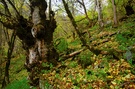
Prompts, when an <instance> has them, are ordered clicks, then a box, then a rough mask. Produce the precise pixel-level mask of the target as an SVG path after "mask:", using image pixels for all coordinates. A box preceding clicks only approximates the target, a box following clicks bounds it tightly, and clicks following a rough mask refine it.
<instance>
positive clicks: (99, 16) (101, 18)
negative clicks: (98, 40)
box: [95, 0, 104, 29]
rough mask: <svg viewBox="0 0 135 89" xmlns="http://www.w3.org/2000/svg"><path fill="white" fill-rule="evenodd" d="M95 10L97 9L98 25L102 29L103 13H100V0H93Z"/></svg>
mask: <svg viewBox="0 0 135 89" xmlns="http://www.w3.org/2000/svg"><path fill="white" fill-rule="evenodd" d="M95 2H96V6H97V10H98V22H99V27H100V28H101V29H102V28H103V26H104V23H103V15H102V7H101V0H95Z"/></svg>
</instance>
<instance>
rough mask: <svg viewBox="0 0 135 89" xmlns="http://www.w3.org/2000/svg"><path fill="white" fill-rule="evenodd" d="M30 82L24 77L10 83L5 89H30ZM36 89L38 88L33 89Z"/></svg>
mask: <svg viewBox="0 0 135 89" xmlns="http://www.w3.org/2000/svg"><path fill="white" fill-rule="evenodd" d="M29 88H30V86H29V85H28V80H27V79H26V78H25V77H24V78H22V79H20V80H15V81H13V82H12V83H10V84H9V85H8V86H7V87H6V88H5V89H29ZM32 89H36V88H32Z"/></svg>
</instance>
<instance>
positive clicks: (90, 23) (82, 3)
mask: <svg viewBox="0 0 135 89" xmlns="http://www.w3.org/2000/svg"><path fill="white" fill-rule="evenodd" d="M77 1H78V2H79V3H80V4H81V5H82V6H83V9H84V12H85V15H86V19H87V20H88V21H89V27H91V26H92V21H91V20H90V18H89V16H88V14H87V9H86V7H85V4H84V0H82V2H80V1H79V0H77ZM87 33H88V37H89V38H90V32H89V31H88V29H87Z"/></svg>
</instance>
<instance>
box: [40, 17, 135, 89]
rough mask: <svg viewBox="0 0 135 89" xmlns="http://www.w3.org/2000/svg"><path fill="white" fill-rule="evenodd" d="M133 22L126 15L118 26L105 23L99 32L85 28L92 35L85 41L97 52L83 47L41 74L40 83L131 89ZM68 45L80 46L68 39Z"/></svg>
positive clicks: (59, 87)
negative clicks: (95, 52) (96, 51)
mask: <svg viewBox="0 0 135 89" xmlns="http://www.w3.org/2000/svg"><path fill="white" fill-rule="evenodd" d="M134 21H135V19H133V18H129V19H128V20H126V21H125V22H123V23H121V25H120V26H119V27H118V28H113V27H112V26H109V27H106V28H105V29H104V30H102V31H100V32H99V30H97V29H96V30H95V29H94V30H93V29H89V32H90V34H92V35H91V38H88V39H87V42H88V44H89V45H91V46H94V48H95V49H98V50H101V53H100V54H99V55H95V54H93V53H92V52H90V51H89V50H85V51H83V52H81V53H80V54H79V55H77V56H75V57H74V58H70V59H67V60H65V61H62V62H61V63H59V65H58V66H57V67H53V68H52V69H51V70H49V71H48V72H45V73H43V74H42V81H43V82H42V83H43V85H44V83H46V84H47V86H48V87H52V88H54V89H135V63H134V62H135V53H134V52H135V32H133V30H135V29H134V28H135V24H134V23H135V22H134ZM67 43H69V42H67ZM61 44H62V43H61ZM66 46H67V45H66ZM68 48H70V49H74V48H76V49H81V46H80V42H78V41H76V40H75V41H72V42H70V43H69V45H68ZM68 48H67V49H68Z"/></svg>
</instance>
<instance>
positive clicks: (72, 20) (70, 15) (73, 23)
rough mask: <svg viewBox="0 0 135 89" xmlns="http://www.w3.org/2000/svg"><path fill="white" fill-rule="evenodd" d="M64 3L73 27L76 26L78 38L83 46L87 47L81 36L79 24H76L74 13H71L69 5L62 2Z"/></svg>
mask: <svg viewBox="0 0 135 89" xmlns="http://www.w3.org/2000/svg"><path fill="white" fill-rule="evenodd" d="M62 1H63V4H64V7H65V10H66V12H67V14H68V17H69V18H70V21H71V22H72V25H73V26H74V28H75V31H76V32H77V34H78V36H79V38H80V40H81V42H82V44H83V45H86V42H85V40H84V38H83V36H82V35H81V33H80V31H79V29H78V26H77V24H76V22H75V19H74V17H73V15H72V13H71V12H70V10H69V7H68V4H67V3H66V2H65V0H62Z"/></svg>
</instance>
